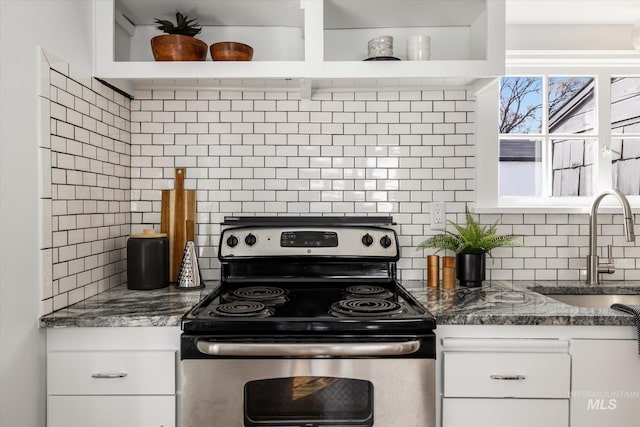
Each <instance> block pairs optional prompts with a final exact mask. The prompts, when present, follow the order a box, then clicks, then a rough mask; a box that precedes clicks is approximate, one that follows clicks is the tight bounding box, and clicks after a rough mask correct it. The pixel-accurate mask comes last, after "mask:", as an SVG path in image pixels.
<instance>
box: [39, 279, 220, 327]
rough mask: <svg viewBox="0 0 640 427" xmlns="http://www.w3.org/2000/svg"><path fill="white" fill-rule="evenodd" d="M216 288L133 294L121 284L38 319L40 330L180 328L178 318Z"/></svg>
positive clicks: (171, 287) (210, 284)
mask: <svg viewBox="0 0 640 427" xmlns="http://www.w3.org/2000/svg"><path fill="white" fill-rule="evenodd" d="M217 286H218V283H217V282H207V283H206V285H205V287H204V288H202V289H194V290H178V289H177V288H176V287H175V286H174V285H169V286H168V287H165V288H162V289H154V290H149V291H136V290H131V289H127V286H126V285H121V286H118V287H115V288H113V289H109V290H107V291H105V292H101V293H99V294H98V295H95V296H93V297H91V298H87V299H86V300H84V301H80V302H79V303H76V304H73V305H71V306H69V307H67V308H63V309H61V310H58V311H55V312H53V313H51V314H47V315H46V316H43V317H41V318H40V327H43V328H55V327H65V326H80V327H83V326H84V327H99V326H180V319H181V318H182V316H183V315H184V314H185V313H186V312H187V311H189V309H190V308H191V307H193V306H194V305H196V303H198V302H199V301H200V300H201V299H202V298H204V297H205V296H206V295H207V294H209V293H210V292H211V291H212V290H213V289H214V288H216V287H217Z"/></svg>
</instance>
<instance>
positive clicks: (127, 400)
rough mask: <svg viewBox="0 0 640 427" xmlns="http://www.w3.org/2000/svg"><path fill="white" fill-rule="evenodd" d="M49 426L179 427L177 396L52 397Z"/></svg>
mask: <svg viewBox="0 0 640 427" xmlns="http://www.w3.org/2000/svg"><path fill="white" fill-rule="evenodd" d="M47 406H48V408H47V411H48V417H47V426H48V427H89V426H90V427H114V426H118V427H175V425H176V401H175V397H173V396H49V398H48V405H47Z"/></svg>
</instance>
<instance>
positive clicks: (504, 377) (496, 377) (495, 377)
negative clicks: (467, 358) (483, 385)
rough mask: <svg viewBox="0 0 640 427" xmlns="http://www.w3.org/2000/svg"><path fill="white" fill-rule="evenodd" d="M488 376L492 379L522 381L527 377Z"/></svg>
mask: <svg viewBox="0 0 640 427" xmlns="http://www.w3.org/2000/svg"><path fill="white" fill-rule="evenodd" d="M489 378H491V379H492V380H503V381H522V380H525V379H526V378H527V377H525V376H524V375H495V374H494V375H489Z"/></svg>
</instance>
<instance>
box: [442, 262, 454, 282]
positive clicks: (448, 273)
mask: <svg viewBox="0 0 640 427" xmlns="http://www.w3.org/2000/svg"><path fill="white" fill-rule="evenodd" d="M455 287H456V257H453V256H444V257H442V288H443V289H453V288H455Z"/></svg>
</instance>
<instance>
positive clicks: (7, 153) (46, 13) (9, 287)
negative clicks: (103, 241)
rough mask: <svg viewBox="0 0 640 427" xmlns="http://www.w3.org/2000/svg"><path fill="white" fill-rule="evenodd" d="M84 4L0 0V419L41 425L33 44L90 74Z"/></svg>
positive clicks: (14, 425) (6, 423)
mask: <svg viewBox="0 0 640 427" xmlns="http://www.w3.org/2000/svg"><path fill="white" fill-rule="evenodd" d="M92 10H93V9H92V2H91V1H89V0H67V1H61V0H48V1H46V0H45V1H38V0H29V1H24V0H15V1H14V0H0V31H1V33H0V56H1V58H0V93H1V94H2V96H1V97H0V123H1V127H0V236H1V238H0V375H1V377H0V425H1V426H2V427H35V426H44V425H45V388H44V387H45V364H44V344H45V341H44V331H42V330H39V329H38V326H37V324H38V313H39V302H38V301H39V300H40V280H41V279H40V276H41V275H40V271H39V268H37V265H38V250H39V234H40V233H39V224H40V212H39V201H38V200H39V199H38V194H39V192H38V185H39V184H38V183H39V177H38V172H39V168H38V141H37V134H38V133H37V127H38V122H37V118H38V115H37V106H38V104H37V98H38V96H37V93H38V78H39V69H38V62H37V61H38V57H39V47H42V48H43V49H46V50H48V51H51V52H53V53H55V54H56V55H57V56H59V57H60V58H63V59H65V60H66V61H68V62H69V63H71V64H73V66H74V67H76V68H77V69H78V70H83V71H84V72H85V73H87V74H91V58H92V56H91V55H92V52H91V47H92V33H93V31H92V28H93V18H92ZM25 25H27V26H28V28H26V29H25ZM14 42H15V43H14Z"/></svg>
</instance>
